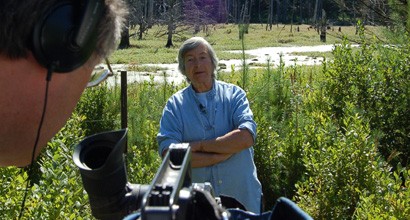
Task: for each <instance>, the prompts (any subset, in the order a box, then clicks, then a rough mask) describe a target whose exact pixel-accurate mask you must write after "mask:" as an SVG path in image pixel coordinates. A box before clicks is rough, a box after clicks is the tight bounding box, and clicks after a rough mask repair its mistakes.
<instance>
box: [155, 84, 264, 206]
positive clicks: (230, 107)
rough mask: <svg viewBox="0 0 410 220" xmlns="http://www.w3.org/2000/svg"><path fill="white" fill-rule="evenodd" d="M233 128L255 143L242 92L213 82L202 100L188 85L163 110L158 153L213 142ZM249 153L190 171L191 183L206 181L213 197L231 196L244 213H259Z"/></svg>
mask: <svg viewBox="0 0 410 220" xmlns="http://www.w3.org/2000/svg"><path fill="white" fill-rule="evenodd" d="M237 128H239V129H247V130H248V131H249V132H250V133H251V134H252V136H253V138H254V140H255V138H256V123H255V121H254V120H253V114H252V111H251V109H250V108H249V102H248V99H247V98H246V93H245V91H244V90H243V89H241V88H240V87H238V86H236V85H233V84H229V83H225V82H222V81H216V80H214V84H213V88H212V90H210V91H209V92H207V94H206V100H205V101H204V100H203V98H199V95H198V94H197V93H195V91H194V89H193V88H192V85H190V86H188V87H186V88H184V89H182V90H180V91H178V92H177V93H175V94H174V95H172V96H171V97H170V98H169V100H168V102H167V104H166V106H165V108H164V111H163V114H162V118H161V122H160V131H159V133H158V135H157V140H158V143H159V153H160V154H161V155H162V152H163V151H164V150H165V149H167V148H168V147H169V146H170V144H172V143H188V142H193V141H199V140H208V139H213V138H216V137H219V136H223V135H225V134H226V133H228V132H230V131H232V130H235V129H237ZM253 154H254V152H253V147H250V148H247V149H244V150H242V151H240V152H238V153H236V154H234V155H232V156H231V157H230V158H229V159H227V160H225V161H223V162H221V163H218V164H215V165H213V166H208V167H202V168H193V169H192V181H193V182H195V183H203V182H210V183H211V184H212V187H213V189H214V191H215V193H216V195H220V194H224V195H228V196H232V197H234V198H235V199H237V200H238V201H240V202H241V203H242V204H243V205H244V206H245V208H246V209H247V210H248V211H251V212H255V213H259V212H260V207H261V205H260V204H261V194H262V187H261V184H260V182H259V180H258V178H257V173H256V167H255V164H254V161H253Z"/></svg>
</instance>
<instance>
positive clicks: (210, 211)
mask: <svg viewBox="0 0 410 220" xmlns="http://www.w3.org/2000/svg"><path fill="white" fill-rule="evenodd" d="M126 136H127V130H126V129H123V130H118V131H113V132H106V133H100V134H96V135H93V136H90V137H87V138H86V139H84V140H83V141H82V142H80V143H79V144H78V145H77V146H76V149H75V151H74V155H73V159H74V162H75V164H76V165H77V167H78V168H79V169H80V173H81V177H82V181H83V185H84V188H85V190H86V191H87V193H88V196H89V201H90V205H91V210H92V214H93V216H94V217H96V218H97V219H123V218H124V217H125V216H127V215H129V214H130V213H133V212H136V211H138V212H139V213H140V217H141V219H142V220H157V219H161V220H162V219H170V220H171V219H178V220H179V219H180V220H186V219H228V218H229V212H227V211H226V210H225V209H224V208H223V206H222V204H221V200H220V198H219V197H214V195H213V190H212V186H211V185H210V184H209V183H192V179H191V150H190V147H189V145H188V144H174V145H171V146H170V147H169V150H168V152H167V154H166V156H165V158H164V159H163V162H162V164H161V167H160V168H159V169H158V171H157V173H156V175H155V177H154V179H153V181H152V183H151V184H150V185H141V184H132V183H129V182H128V179H127V171H126V166H125V162H124V150H125V147H126Z"/></svg>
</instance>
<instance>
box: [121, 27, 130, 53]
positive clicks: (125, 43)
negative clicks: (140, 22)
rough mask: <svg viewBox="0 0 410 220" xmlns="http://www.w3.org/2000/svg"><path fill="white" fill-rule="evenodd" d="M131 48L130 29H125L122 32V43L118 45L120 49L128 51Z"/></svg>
mask: <svg viewBox="0 0 410 220" xmlns="http://www.w3.org/2000/svg"><path fill="white" fill-rule="evenodd" d="M129 47H130V30H129V29H128V27H124V28H123V29H122V32H121V41H120V44H119V45H118V49H127V48H129Z"/></svg>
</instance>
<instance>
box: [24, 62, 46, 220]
mask: <svg viewBox="0 0 410 220" xmlns="http://www.w3.org/2000/svg"><path fill="white" fill-rule="evenodd" d="M53 71H54V65H51V67H49V68H48V69H47V77H46V90H45V95H44V105H43V111H42V113H41V119H40V123H39V125H38V129H37V135H36V140H35V142H34V147H33V152H32V153H31V163H30V165H29V167H28V176H27V180H26V187H25V190H24V196H23V201H22V202H21V207H20V213H19V217H18V219H21V217H22V216H23V212H24V207H25V204H26V198H27V194H28V188H29V184H30V180H31V177H32V175H33V164H34V158H35V155H36V149H37V145H38V141H39V139H40V134H41V128H42V127H43V122H44V116H45V114H46V109H47V101H48V87H49V83H50V81H51V75H52V73H53Z"/></svg>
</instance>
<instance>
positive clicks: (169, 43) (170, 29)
mask: <svg viewBox="0 0 410 220" xmlns="http://www.w3.org/2000/svg"><path fill="white" fill-rule="evenodd" d="M173 27H174V19H173V18H171V19H170V20H169V22H168V34H167V35H168V39H167V44H166V45H165V47H166V48H170V47H173V46H174V44H173V43H172V34H173V33H174V28H173Z"/></svg>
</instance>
